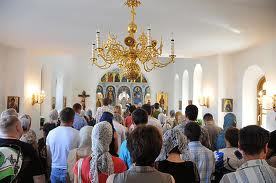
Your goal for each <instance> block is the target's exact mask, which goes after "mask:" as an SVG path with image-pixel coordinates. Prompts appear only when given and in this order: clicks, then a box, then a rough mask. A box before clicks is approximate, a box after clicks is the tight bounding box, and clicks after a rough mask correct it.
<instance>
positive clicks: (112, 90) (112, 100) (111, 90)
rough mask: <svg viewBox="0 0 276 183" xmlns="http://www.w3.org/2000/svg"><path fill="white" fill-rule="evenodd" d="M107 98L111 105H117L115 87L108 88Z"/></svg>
mask: <svg viewBox="0 0 276 183" xmlns="http://www.w3.org/2000/svg"><path fill="white" fill-rule="evenodd" d="M106 97H107V98H108V99H109V100H110V103H111V105H113V106H114V105H116V98H115V87H114V86H108V87H107V88H106Z"/></svg>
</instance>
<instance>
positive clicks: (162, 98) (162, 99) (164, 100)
mask: <svg viewBox="0 0 276 183" xmlns="http://www.w3.org/2000/svg"><path fill="white" fill-rule="evenodd" d="M156 101H158V103H159V104H160V107H161V108H162V109H163V110H166V111H168V93H165V92H159V93H157V100H156Z"/></svg>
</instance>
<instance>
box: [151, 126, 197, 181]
mask: <svg viewBox="0 0 276 183" xmlns="http://www.w3.org/2000/svg"><path fill="white" fill-rule="evenodd" d="M182 156H184V157H185V158H184V157H182ZM188 158H189V150H188V141H187V138H186V136H185V135H183V134H182V133H181V132H180V131H179V130H178V129H175V128H174V129H170V130H167V131H166V132H165V134H164V135H163V146H162V149H161V153H160V155H159V157H158V158H157V162H156V168H157V169H158V170H159V171H161V172H164V173H168V174H171V175H172V176H173V177H174V179H175V182H176V183H178V182H183V181H184V180H185V182H200V178H199V174H198V170H197V167H196V164H195V163H193V162H192V161H188V160H187V161H185V160H183V159H188Z"/></svg>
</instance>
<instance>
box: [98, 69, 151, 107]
mask: <svg viewBox="0 0 276 183" xmlns="http://www.w3.org/2000/svg"><path fill="white" fill-rule="evenodd" d="M100 96H102V97H108V98H110V99H111V100H112V105H113V106H114V105H116V104H121V105H122V108H123V109H125V104H127V103H132V104H137V102H139V103H144V101H149V102H150V101H151V95H150V86H149V85H148V81H147V79H146V77H145V76H144V75H143V74H141V75H140V77H138V78H137V79H136V80H135V81H130V80H128V79H127V78H125V77H124V76H123V74H122V72H121V70H120V69H114V70H111V71H109V72H107V73H105V74H104V75H103V76H102V77H101V80H100V82H99V84H98V86H97V93H96V99H97V101H98V99H99V97H100ZM100 101H101V100H100Z"/></svg>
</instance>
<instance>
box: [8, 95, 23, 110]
mask: <svg viewBox="0 0 276 183" xmlns="http://www.w3.org/2000/svg"><path fill="white" fill-rule="evenodd" d="M19 99H20V98H19V97H16V96H8V99H7V109H11V108H12V109H15V110H16V112H17V113H19Z"/></svg>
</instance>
